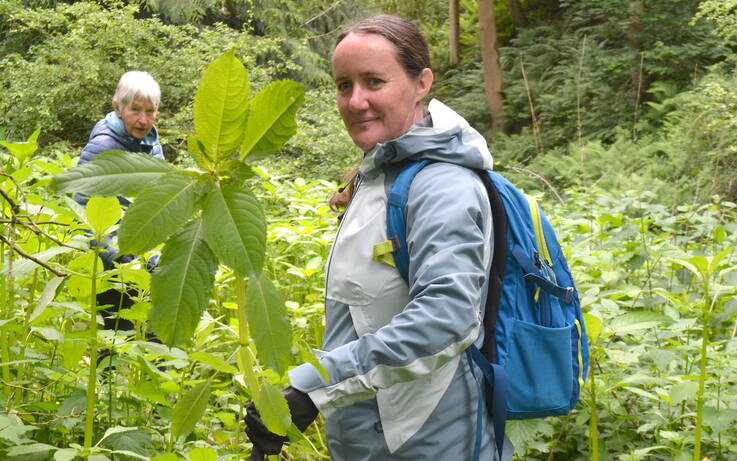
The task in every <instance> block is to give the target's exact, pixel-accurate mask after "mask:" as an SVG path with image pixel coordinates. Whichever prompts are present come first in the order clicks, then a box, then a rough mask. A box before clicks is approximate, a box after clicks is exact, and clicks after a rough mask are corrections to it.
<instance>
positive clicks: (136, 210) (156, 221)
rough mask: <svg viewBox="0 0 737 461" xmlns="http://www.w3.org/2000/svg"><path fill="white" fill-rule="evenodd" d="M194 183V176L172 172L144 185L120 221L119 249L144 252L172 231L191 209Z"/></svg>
mask: <svg viewBox="0 0 737 461" xmlns="http://www.w3.org/2000/svg"><path fill="white" fill-rule="evenodd" d="M196 183H197V178H196V177H195V176H192V175H189V174H186V173H179V172H175V173H169V174H166V175H164V176H162V177H160V178H159V179H157V180H156V181H154V182H153V183H151V184H149V185H148V186H146V188H145V189H144V190H143V191H142V192H141V195H140V196H139V197H138V199H136V201H135V202H134V203H133V204H132V205H131V206H130V208H129V209H128V211H127V212H126V214H125V216H124V217H123V221H122V222H121V223H120V229H119V230H118V243H119V244H120V252H121V253H123V254H125V253H134V254H137V253H143V252H146V251H148V250H150V249H152V248H153V247H155V246H156V245H158V244H159V243H161V242H163V241H164V240H166V239H167V238H168V237H169V236H170V235H171V234H173V233H174V232H176V231H177V230H178V229H179V228H180V227H181V226H182V224H184V223H185V222H186V221H187V220H188V219H189V218H190V217H191V216H192V214H193V213H194V210H195V204H196V203H197V193H196V190H195V184H196Z"/></svg>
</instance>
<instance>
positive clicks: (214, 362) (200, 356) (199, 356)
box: [189, 351, 238, 375]
mask: <svg viewBox="0 0 737 461" xmlns="http://www.w3.org/2000/svg"><path fill="white" fill-rule="evenodd" d="M189 359H190V360H193V361H197V362H202V363H204V364H205V365H208V366H209V367H211V368H212V369H213V370H217V371H221V372H224V373H230V374H232V375H236V374H238V368H236V367H234V366H233V365H230V364H229V363H228V362H226V361H225V360H223V359H221V358H220V357H217V356H214V355H212V354H209V353H207V352H203V351H199V352H193V353H191V354H189Z"/></svg>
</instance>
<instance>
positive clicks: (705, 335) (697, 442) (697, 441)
mask: <svg viewBox="0 0 737 461" xmlns="http://www.w3.org/2000/svg"><path fill="white" fill-rule="evenodd" d="M704 290H705V293H704V298H705V299H704V306H703V308H702V309H703V312H702V314H701V323H702V330H701V357H700V361H699V362H700V363H699V391H698V394H696V432H695V433H694V451H693V459H694V461H699V460H700V459H701V425H702V423H703V420H704V385H705V382H706V346H707V344H709V308H710V302H709V298H710V295H709V281H708V279H707V280H706V282H705V288H704Z"/></svg>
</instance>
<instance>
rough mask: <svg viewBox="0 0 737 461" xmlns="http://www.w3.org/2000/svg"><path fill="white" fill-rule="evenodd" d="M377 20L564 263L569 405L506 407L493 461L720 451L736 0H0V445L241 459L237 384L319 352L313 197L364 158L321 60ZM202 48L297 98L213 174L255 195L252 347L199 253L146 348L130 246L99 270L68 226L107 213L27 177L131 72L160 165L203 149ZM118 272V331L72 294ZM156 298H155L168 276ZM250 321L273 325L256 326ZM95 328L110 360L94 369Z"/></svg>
mask: <svg viewBox="0 0 737 461" xmlns="http://www.w3.org/2000/svg"><path fill="white" fill-rule="evenodd" d="M377 12H387V13H395V14H399V15H401V16H404V17H407V18H409V19H411V20H413V21H415V22H416V23H417V24H419V25H420V26H421V28H422V29H423V31H424V33H425V34H426V36H427V37H428V39H429V42H430V47H431V51H432V60H433V63H434V71H435V75H436V83H435V86H434V88H433V91H432V96H433V97H436V98H438V99H440V100H442V101H443V102H445V103H446V104H448V105H450V106H451V107H452V108H454V109H455V110H457V111H458V112H459V113H460V114H461V115H463V116H464V117H465V118H466V119H468V120H469V122H471V124H472V125H473V126H475V127H476V128H477V129H479V131H481V132H482V133H483V134H484V135H485V136H486V137H487V140H488V142H489V146H490V149H491V151H492V153H493V155H494V158H495V169H496V170H498V171H501V172H502V173H503V174H505V175H506V176H507V177H509V178H510V179H511V180H512V181H513V182H514V183H515V184H517V185H518V186H519V187H521V188H524V189H525V190H526V192H528V193H532V194H535V195H537V196H539V198H540V199H541V200H542V203H543V208H544V209H545V210H546V211H547V214H548V215H549V217H550V219H551V220H552V221H553V222H554V225H555V226H556V228H557V229H559V232H560V237H561V239H562V241H563V245H564V248H565V250H566V253H567V256H568V260H569V263H570V265H571V267H572V270H573V272H574V276H575V279H576V280H577V284H578V289H579V292H580V295H581V300H582V306H583V309H584V312H585V313H586V326H587V330H588V334H589V341H590V347H591V354H592V355H591V357H592V360H591V367H590V375H589V376H588V380H587V383H586V387H585V389H584V391H583V392H582V395H581V401H580V403H579V405H578V407H577V409H576V410H575V411H574V412H573V413H572V414H571V415H569V416H567V417H556V418H548V419H541V420H529V421H514V422H510V423H509V424H508V431H509V435H510V437H511V438H512V440H513V441H514V443H515V446H516V448H517V449H516V459H520V460H523V459H524V460H553V459H559V460H579V459H581V460H582V459H593V460H599V459H601V460H608V459H611V460H640V459H653V460H691V459H693V460H703V459H710V460H730V459H734V457H735V453H737V429H735V423H736V422H737V372H735V370H737V354H736V352H737V346H736V344H737V343H735V340H734V337H735V334H736V333H737V297H736V296H737V289H736V288H735V287H736V286H737V273H736V272H735V271H734V269H735V268H736V267H737V262H736V260H735V254H734V248H735V244H736V243H737V232H736V231H737V224H736V222H737V221H736V219H735V218H736V217H737V212H736V211H735V208H736V206H737V205H735V198H737V180H736V179H737V175H736V174H735V161H737V74H736V73H735V70H736V69H735V64H736V61H735V58H736V56H737V55H736V54H735V50H736V48H735V46H736V45H737V43H736V42H735V39H737V0H710V1H697V0H649V1H630V0H627V1H625V0H585V1H583V0H581V1H568V0H497V1H491V0H478V1H476V0H450V1H435V0H432V1H430V0H428V1H420V0H406V1H399V0H335V1H332V0H331V1H318V0H302V1H297V0H183V1H167V0H130V1H122V0H98V1H66V2H64V1H54V0H35V1H34V0H27V1H21V0H3V1H2V2H0V145H2V146H3V148H0V161H2V163H3V170H2V176H0V191H1V192H2V208H1V210H2V215H1V216H0V222H2V228H1V230H0V264H1V267H2V269H1V270H0V355H1V360H0V403H1V404H2V408H3V410H2V412H0V458H2V459H13V460H46V459H53V460H55V461H70V460H73V459H89V460H93V461H103V460H113V459H116V460H128V459H144V460H149V459H151V460H156V461H171V460H178V459H188V460H190V461H212V460H215V459H234V460H235V459H244V458H245V457H247V456H248V454H249V453H250V444H249V443H248V441H247V439H246V437H245V434H244V432H243V423H242V419H243V413H244V407H245V405H246V404H247V403H248V402H249V401H250V400H251V399H253V398H256V397H257V396H256V395H255V389H256V388H262V389H266V391H264V392H267V393H268V389H272V388H273V389H278V388H281V387H283V386H285V385H286V384H287V379H286V375H285V373H284V372H285V370H286V369H287V368H288V367H289V366H291V365H294V364H298V363H300V362H302V361H305V360H310V361H314V357H312V356H311V354H310V352H309V350H310V348H312V347H318V346H319V344H320V342H321V337H322V328H323V320H322V296H323V292H324V291H323V290H324V286H323V266H324V264H325V261H326V257H327V251H328V247H329V244H330V242H331V240H332V237H333V234H334V232H335V226H336V219H335V214H334V213H332V212H331V211H330V210H329V209H328V207H327V206H326V199H327V197H328V196H329V195H330V192H331V191H332V190H334V189H336V188H337V187H338V186H339V184H340V183H341V182H342V181H343V180H344V178H343V176H344V174H345V171H346V170H347V169H348V168H349V167H350V166H351V165H353V164H355V163H356V162H357V161H358V159H359V158H360V154H361V153H360V152H359V151H358V150H357V148H356V147H355V146H353V144H352V143H351V142H350V139H349V138H348V137H347V135H346V134H345V133H344V129H343V126H342V122H341V121H340V117H339V115H338V113H337V110H336V107H335V100H334V88H333V85H332V79H331V76H330V69H329V55H330V50H331V48H332V45H333V42H334V39H335V35H336V33H337V31H338V30H340V27H341V26H342V25H345V24H348V23H350V22H352V21H354V20H355V19H357V18H360V17H363V16H366V15H369V14H373V13H377ZM227 50H232V52H233V54H232V56H235V57H237V58H238V60H240V62H242V63H243V64H244V65H245V68H246V69H247V71H248V76H249V77H248V79H249V83H250V87H251V88H252V89H253V90H254V92H256V91H259V90H262V89H265V88H267V89H268V88H270V86H269V84H270V82H272V81H275V80H279V79H284V78H288V79H291V80H294V81H297V82H301V83H302V84H303V85H304V88H305V92H304V100H303V102H301V101H302V100H301V99H300V102H301V105H300V107H299V110H298V112H297V113H296V126H294V127H292V128H290V129H289V130H287V131H288V132H289V133H288V135H293V136H291V139H290V140H289V141H288V142H287V143H286V144H284V146H283V148H282V149H280V150H279V152H276V153H273V154H271V155H270V156H268V157H266V158H259V159H258V161H254V162H251V163H250V164H249V165H247V167H244V168H241V167H237V168H236V167H233V168H235V169H237V170H238V171H239V172H240V171H241V170H243V169H247V170H248V174H244V178H245V179H243V181H244V182H243V184H246V185H247V186H248V188H249V189H250V190H251V191H252V192H253V194H254V195H255V196H256V197H258V201H259V202H260V203H261V205H260V206H261V207H262V209H263V225H264V227H265V229H266V234H265V235H266V237H265V238H266V242H265V251H266V258H265V261H264V262H263V273H264V274H266V276H268V278H269V279H270V280H273V287H272V286H271V285H268V284H265V285H259V286H261V287H262V288H263V293H265V294H264V296H263V297H264V298H269V300H268V302H265V305H267V307H269V309H263V311H259V312H254V311H253V310H252V311H250V312H249V316H248V320H247V322H248V324H250V326H251V332H252V334H253V338H251V336H250V335H249V334H248V333H247V328H245V327H244V326H245V323H246V317H245V314H243V312H244V311H243V310H242V308H243V306H244V304H247V302H246V299H250V300H251V301H252V300H253V297H251V298H248V296H251V295H248V294H247V293H246V291H245V285H244V284H245V283H246V282H245V281H244V280H245V279H244V278H243V276H242V274H240V273H239V270H238V268H234V267H230V266H229V265H228V264H227V260H226V259H224V258H222V257H220V255H218V257H219V258H220V259H219V260H220V261H225V262H222V264H220V265H218V264H217V262H218V259H214V263H213V262H212V260H210V262H209V264H210V266H211V268H212V277H211V278H212V280H210V281H209V282H208V281H203V280H196V281H194V282H192V281H191V280H190V282H191V283H193V286H195V287H197V288H203V289H202V290H200V291H202V292H205V293H206V294H207V295H206V298H207V299H205V300H204V302H205V305H206V308H205V309H204V311H202V310H201V311H199V312H197V313H196V315H195V314H191V315H189V316H188V318H187V319H185V320H184V321H183V322H185V323H187V322H188V325H191V326H192V331H191V334H190V335H189V336H188V337H187V338H185V339H182V340H181V341H178V344H176V346H175V347H168V346H166V345H162V344H157V343H155V342H151V341H148V340H147V339H149V337H148V336H147V331H148V329H149V328H150V326H151V325H150V324H154V325H159V324H160V321H159V320H157V319H155V318H152V319H150V320H151V322H149V323H147V319H149V315H152V316H153V315H154V313H153V312H154V311H151V312H152V314H149V308H150V307H151V305H152V302H151V291H153V292H154V294H153V296H154V297H156V294H155V292H156V280H155V278H156V277H154V280H153V281H152V280H151V277H150V275H149V273H148V272H147V271H146V270H145V265H144V264H141V262H140V261H134V262H132V263H129V264H121V265H119V266H117V267H116V268H115V269H114V270H111V271H102V270H101V269H97V266H96V263H95V261H96V260H97V259H96V253H95V251H93V250H91V249H90V246H89V244H88V243H89V239H90V236H89V231H85V229H94V230H95V231H96V232H97V233H98V236H101V235H102V234H104V233H105V232H109V231H110V230H111V229H115V226H116V225H115V224H114V223H115V222H116V221H117V216H113V217H112V218H110V216H109V215H110V213H111V212H110V211H109V208H110V206H109V205H110V202H103V201H97V200H95V201H91V203H93V205H91V206H88V207H87V210H85V209H81V208H78V207H75V204H74V203H73V202H71V201H70V200H68V198H65V197H64V194H61V193H58V192H56V191H55V190H54V189H53V188H52V187H50V185H51V184H52V183H51V182H52V178H53V177H56V176H58V175H61V174H62V173H63V172H64V171H65V170H66V169H68V168H71V167H73V166H74V165H75V164H76V162H77V159H78V153H79V151H80V149H81V147H82V146H83V145H84V143H85V141H86V139H87V136H88V135H89V131H90V129H91V127H92V126H93V124H94V123H95V121H96V120H98V119H99V118H100V117H101V116H102V115H104V114H105V113H106V112H107V111H109V110H110V97H111V95H112V93H113V91H114V87H115V84H116V82H117V79H118V77H119V76H120V75H121V74H122V73H123V72H125V71H127V70H131V69H142V70H148V71H149V72H151V73H152V74H153V75H154V77H155V78H156V79H157V80H158V81H159V82H160V84H161V87H162V93H163V96H162V104H161V107H160V116H159V122H158V127H159V129H160V133H161V135H162V142H163V144H164V147H165V153H166V157H167V159H168V161H170V162H171V163H172V164H173V165H175V166H176V168H179V169H181V171H192V169H193V168H196V167H197V166H199V167H202V165H203V160H202V159H203V157H202V156H199V157H198V156H197V155H195V154H196V153H197V152H198V151H197V148H196V147H193V146H192V144H191V141H190V139H191V138H192V133H193V132H197V135H198V136H200V134H201V133H200V131H201V128H200V127H198V126H197V110H198V109H197V102H196V99H195V93H196V92H197V91H200V90H198V84H199V83H200V81H201V79H203V80H204V77H203V72H204V71H205V68H206V66H207V65H208V64H209V63H211V62H213V61H214V60H215V59H216V58H218V56H221V54H222V53H224V52H226V51H227ZM201 91H204V90H201ZM267 91H268V90H267ZM256 98H258V97H256ZM253 104H256V101H255V100H254V102H253ZM294 110H296V106H295V107H294ZM193 113H194V117H193ZM193 120H194V121H193ZM285 123H286V122H285ZM287 125H289V124H288V123H287V124H286V125H285V126H287ZM288 135H287V136H285V137H289V136H288ZM193 153H194V154H193ZM254 158H255V156H254ZM205 163H206V162H205ZM246 163H248V162H246ZM205 169H206V168H205ZM235 169H234V170H233V171H235ZM178 171H179V170H178ZM218 171H220V170H218ZM238 174H240V173H238ZM238 174H236V173H235V172H233V173H232V176H233V177H236V176H238ZM218 184H219V183H218ZM56 190H58V187H57V188H56ZM113 195H115V194H113ZM102 200H104V199H102ZM139 200H140V201H141V202H145V199H143V198H140V199H139ZM113 203H116V202H115V201H113ZM112 208H115V207H112ZM190 208H191V209H193V210H194V209H195V206H194V205H191V206H190ZM206 212H207V211H206V209H205V211H203V213H206ZM118 213H120V211H119V210H118ZM256 214H258V213H256ZM118 216H119V215H118ZM186 218H187V219H188V218H189V216H187V217H186ZM111 219H112V220H111ZM197 219H199V218H197V212H195V219H194V221H189V222H190V223H192V222H197ZM181 224H182V223H180V225H181ZM111 226H112V227H111ZM121 226H124V224H121ZM190 227H191V226H190ZM121 232H122V231H121ZM165 237H166V238H168V237H169V236H168V235H167V236H161V241H163V240H164V239H165ZM175 237H176V235H175V236H174V237H172V239H175ZM171 242H173V243H176V240H174V241H172V240H167V243H166V245H167V246H168V247H170V248H173V246H174V245H173V243H171ZM141 245H142V248H143V247H145V246H146V245H145V244H141ZM149 246H151V245H149ZM160 248H161V247H160V246H159V247H157V248H155V249H153V250H152V251H148V250H149V248H145V250H143V251H142V253H145V255H144V256H145V257H149V256H150V255H151V254H154V253H156V251H158V250H159V249H160ZM170 251H171V252H174V250H173V249H172V250H170ZM213 251H215V250H214V249H213ZM166 253H167V250H166V249H165V250H164V255H165V256H164V258H166ZM215 253H217V251H215ZM170 254H173V253H170ZM142 266H144V267H142ZM253 280H256V279H249V281H248V287H249V290H251V287H253V286H256V285H257V284H256V283H254V282H253ZM122 281H127V282H128V283H133V282H135V283H136V285H137V286H138V287H139V289H138V292H137V294H136V304H134V306H133V307H132V308H131V309H126V310H124V311H123V312H122V313H121V317H123V318H126V319H129V320H132V321H133V322H134V323H135V325H136V331H134V332H129V333H122V332H119V333H113V332H111V331H97V330H96V327H95V324H96V322H91V321H90V319H91V318H92V317H91V314H90V312H94V311H95V309H96V306H95V305H94V304H93V303H92V302H91V300H90V299H91V298H92V299H94V296H90V295H91V294H92V295H94V293H95V291H100V290H103V289H106V288H109V287H110V286H115V285H117V284H120V283H121V282H122ZM208 283H209V284H208ZM259 283H260V282H259ZM168 290H170V291H162V292H161V293H162V294H161V295H160V297H161V296H167V295H172V296H173V295H177V294H181V293H173V292H171V289H168ZM248 293H251V291H249V292H248ZM180 307H181V306H179V305H177V306H174V307H173V309H174V310H175V311H176V312H177V313H180V312H179V310H177V309H180ZM157 322H158V323H157ZM280 322H281V323H280ZM269 323H276V324H277V325H280V327H279V328H280V329H278V330H277V331H276V332H274V331H272V330H268V331H269V332H270V333H269V334H267V335H266V337H265V338H264V337H263V335H262V336H261V337H259V331H261V330H260V329H259V328H256V327H255V326H258V325H263V324H269ZM239 325H241V327H240V328H239ZM170 326H172V327H174V328H180V327H181V326H182V325H180V324H179V323H174V324H172V325H170ZM263 331H267V330H263ZM285 339H288V342H287V343H286V346H285V343H284V340H285ZM168 343H170V342H168ZM98 345H99V346H100V347H101V348H102V347H104V348H105V349H107V350H108V351H110V355H108V356H107V357H106V358H105V360H106V361H107V362H101V363H100V367H101V369H100V371H99V373H94V370H95V368H96V360H95V356H96V354H97V351H96V348H97V346H98ZM285 348H286V349H285ZM236 356H237V357H236ZM244 361H246V362H247V361H254V363H252V364H251V366H250V368H248V369H250V370H253V371H252V372H247V371H246V369H245V368H244ZM91 372H92V373H91ZM249 373H250V375H249ZM252 380H255V381H256V382H257V384H255V385H254V384H253V382H252ZM259 383H260V384H259ZM275 405H277V406H278V404H275ZM92 409H94V412H93V411H91V410H92ZM93 413H94V415H93V416H94V417H92V416H90V417H89V418H88V415H92V414H93ZM277 417H278V415H277ZM289 435H290V438H292V442H291V443H290V445H289V446H288V448H286V449H285V450H284V452H283V453H282V455H281V459H295V460H316V459H329V458H328V456H327V450H326V447H325V442H324V436H323V433H322V421H321V420H318V422H317V423H315V424H313V425H312V426H311V427H310V428H309V429H308V431H307V432H306V434H305V435H304V436H303V435H300V434H297V433H295V432H294V431H293V430H291V431H290V432H289Z"/></svg>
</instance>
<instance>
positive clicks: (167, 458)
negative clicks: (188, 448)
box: [151, 453, 179, 461]
mask: <svg viewBox="0 0 737 461" xmlns="http://www.w3.org/2000/svg"><path fill="white" fill-rule="evenodd" d="M151 461H179V456H177V455H175V454H174V453H164V454H163V455H159V456H156V457H154V458H151Z"/></svg>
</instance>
